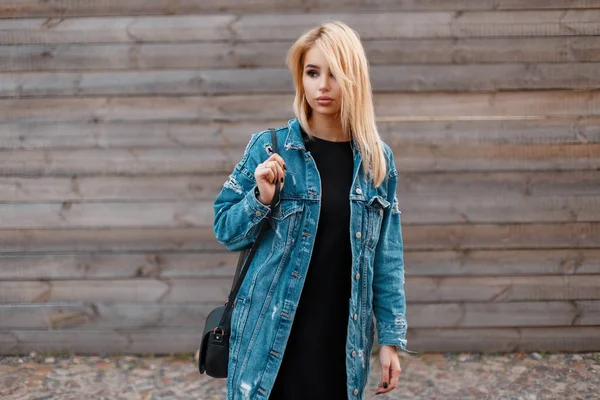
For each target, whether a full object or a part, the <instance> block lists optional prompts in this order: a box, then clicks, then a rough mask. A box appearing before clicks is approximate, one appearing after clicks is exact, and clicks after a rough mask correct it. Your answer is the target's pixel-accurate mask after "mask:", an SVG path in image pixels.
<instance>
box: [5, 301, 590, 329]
mask: <svg viewBox="0 0 600 400" xmlns="http://www.w3.org/2000/svg"><path fill="white" fill-rule="evenodd" d="M214 307H215V305H214V304H213V305H210V304H204V303H203V304H191V303H189V304H186V303H175V304H156V303H145V302H144V303H123V302H120V301H119V300H116V301H114V302H93V303H91V302H89V301H87V300H86V301H85V302H83V301H76V302H73V303H66V304H65V303H62V304H59V303H46V304H9V305H0V316H1V317H2V318H0V328H1V329H2V330H4V331H10V330H18V329H51V330H70V329H73V330H95V329H141V328H188V327H197V326H198V325H202V323H203V321H204V320H205V319H206V316H207V315H208V313H209V312H210V311H211V310H212V309H213V308H214ZM407 320H408V324H409V326H410V327H411V328H412V329H422V328H428V329H430V328H501V327H537V326H545V327H554V326H556V327H565V326H595V325H598V322H600V302H598V301H583V302H517V303H449V304H411V303H409V304H408V307H407Z"/></svg>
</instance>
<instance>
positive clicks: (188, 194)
mask: <svg viewBox="0 0 600 400" xmlns="http://www.w3.org/2000/svg"><path fill="white" fill-rule="evenodd" d="M226 180H227V174H219V175H206V176H199V175H195V174H187V175H176V174H174V175H165V176H160V175H159V176H135V177H131V176H94V177H85V176H83V177H79V176H78V174H74V175H73V176H72V177H56V178H54V177H0V187H2V188H3V189H5V190H3V191H0V201H1V202H22V203H31V202H33V201H35V202H61V203H62V202H71V203H75V202H79V201H89V200H94V201H125V202H131V201H137V202H147V201H150V202H152V201H167V202H169V201H172V200H177V201H181V200H183V201H191V200H205V201H213V202H214V200H215V198H216V196H217V194H218V193H219V191H220V190H221V188H222V187H223V184H224V183H225V181H226ZM583 183H584V182H582V184H583Z"/></svg>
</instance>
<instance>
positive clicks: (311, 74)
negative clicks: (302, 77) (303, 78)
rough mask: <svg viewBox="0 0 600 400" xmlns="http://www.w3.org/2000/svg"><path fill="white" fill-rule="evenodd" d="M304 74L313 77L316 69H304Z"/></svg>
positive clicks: (315, 74)
mask: <svg viewBox="0 0 600 400" xmlns="http://www.w3.org/2000/svg"><path fill="white" fill-rule="evenodd" d="M306 75H308V76H310V77H312V78H314V77H315V76H317V71H315V70H314V69H309V70H308V71H306Z"/></svg>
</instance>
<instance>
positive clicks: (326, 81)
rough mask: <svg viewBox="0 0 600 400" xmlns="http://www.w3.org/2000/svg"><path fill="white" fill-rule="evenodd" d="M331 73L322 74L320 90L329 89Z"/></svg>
mask: <svg viewBox="0 0 600 400" xmlns="http://www.w3.org/2000/svg"><path fill="white" fill-rule="evenodd" d="M329 78H330V77H329V75H328V74H322V75H321V79H319V90H320V91H328V90H329Z"/></svg>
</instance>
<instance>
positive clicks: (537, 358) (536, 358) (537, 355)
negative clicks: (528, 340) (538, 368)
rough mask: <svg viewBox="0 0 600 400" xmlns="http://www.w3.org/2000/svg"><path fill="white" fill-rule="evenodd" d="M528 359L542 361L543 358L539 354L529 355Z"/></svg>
mask: <svg viewBox="0 0 600 400" xmlns="http://www.w3.org/2000/svg"><path fill="white" fill-rule="evenodd" d="M529 357H531V359H532V360H538V361H539V360H542V359H543V357H542V355H541V354H540V353H531V354H530V355H529Z"/></svg>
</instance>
